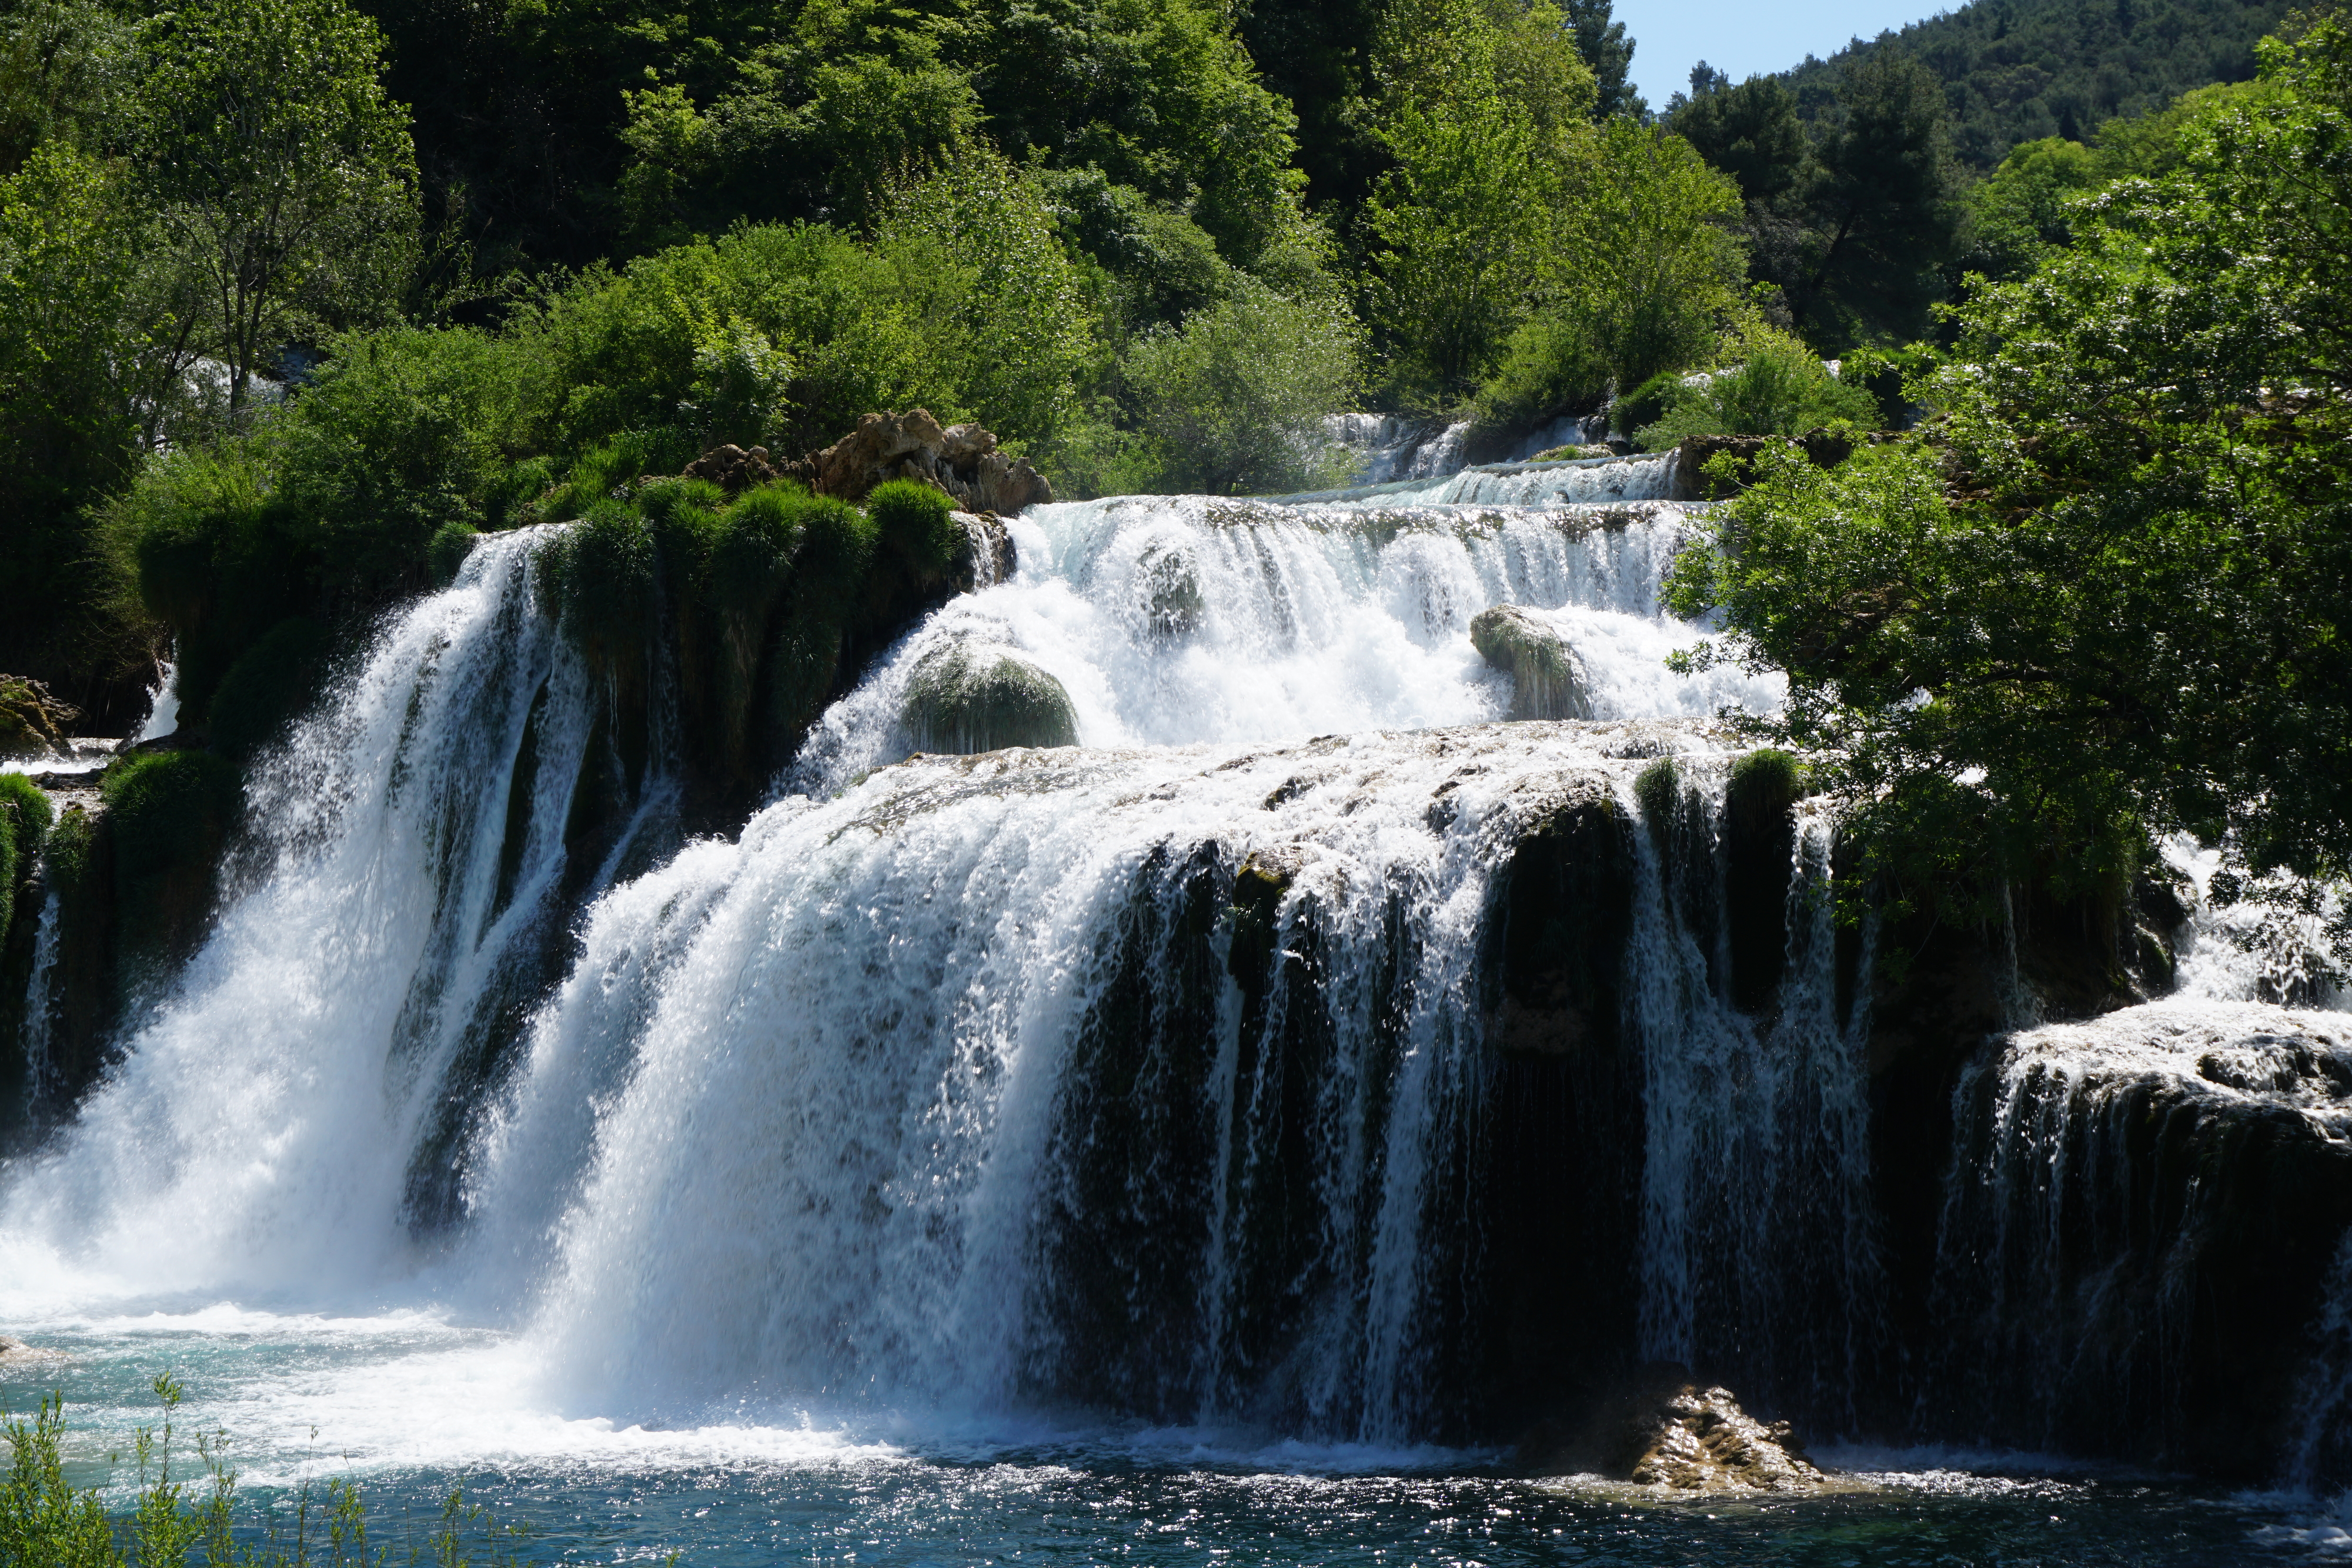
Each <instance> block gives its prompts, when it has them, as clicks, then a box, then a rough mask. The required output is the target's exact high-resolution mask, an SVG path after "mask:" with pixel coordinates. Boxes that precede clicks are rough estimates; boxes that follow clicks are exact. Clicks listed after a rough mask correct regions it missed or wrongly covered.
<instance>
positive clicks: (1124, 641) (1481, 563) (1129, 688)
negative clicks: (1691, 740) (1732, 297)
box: [792, 460, 1784, 796]
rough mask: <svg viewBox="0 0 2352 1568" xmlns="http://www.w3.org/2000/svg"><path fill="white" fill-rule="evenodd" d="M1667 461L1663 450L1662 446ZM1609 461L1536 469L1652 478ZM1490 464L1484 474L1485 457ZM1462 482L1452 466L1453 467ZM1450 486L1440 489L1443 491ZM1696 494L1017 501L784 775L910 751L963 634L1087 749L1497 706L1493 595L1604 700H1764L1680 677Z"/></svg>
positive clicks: (1745, 686) (816, 776) (1499, 687)
mask: <svg viewBox="0 0 2352 1568" xmlns="http://www.w3.org/2000/svg"><path fill="white" fill-rule="evenodd" d="M1660 462H1661V463H1663V460H1660ZM1621 466H1622V467H1625V468H1627V469H1629V470H1636V469H1638V470H1642V472H1639V473H1634V474H1632V475H1631V476H1618V477H1617V478H1615V479H1613V480H1601V479H1593V478H1591V477H1589V476H1591V475H1593V474H1594V473H1596V472H1597V470H1594V469H1571V470H1565V471H1563V470H1558V469H1554V470H1550V471H1549V476H1550V477H1549V478H1548V480H1547V482H1548V483H1549V484H1551V485H1552V486H1554V487H1555V488H1558V487H1559V486H1560V485H1562V484H1564V483H1566V482H1567V481H1565V480H1561V479H1559V477H1558V476H1559V475H1560V474H1561V473H1563V472H1564V473H1566V474H1568V475H1570V476H1577V478H1576V482H1577V483H1578V484H1580V485H1581V486H1584V487H1585V488H1586V489H1591V490H1595V491H1604V490H1607V489H1608V488H1609V487H1610V486H1612V485H1615V486H1620V487H1622V488H1626V489H1631V490H1636V491H1640V490H1645V489H1655V488H1657V487H1658V485H1659V481H1658V475H1657V474H1656V473H1653V472H1650V471H1649V470H1650V469H1651V468H1654V467H1656V466H1657V465H1646V466H1645V465H1643V464H1628V465H1621ZM1481 477H1482V478H1484V479H1492V478H1494V477H1495V476H1481ZM1454 483H1455V482H1454V481H1453V480H1448V481H1446V482H1445V484H1446V485H1448V486H1451V485H1454ZM1443 487H1444V486H1440V488H1443ZM1693 510H1694V508H1691V507H1684V506H1680V505H1676V504H1674V503H1670V502H1660V501H1654V500H1653V501H1646V502H1642V503H1639V504H1633V505H1627V506H1622V507H1606V508H1601V507H1582V506H1549V507H1536V506H1503V505H1493V506H1482V507H1469V506H1456V505H1440V504H1436V503H1434V502H1416V500H1415V499H1414V498H1413V497H1381V500H1380V501H1379V503H1377V504H1320V505H1306V506H1287V507H1284V506H1269V505H1265V504H1264V503H1255V502H1224V501H1216V500H1212V499H1208V498H1205V497H1175V498H1167V497H1135V498H1121V499H1116V500H1109V501H1090V502H1079V503H1072V504H1067V505H1063V506H1056V507H1041V508H1039V509H1038V510H1036V511H1035V512H1033V513H1031V514H1030V515H1029V516H1028V517H1024V518H1022V519H1019V520H1016V521H1015V522H1014V523H1013V536H1014V542H1015V548H1016V558H1017V566H1016V570H1015V572H1014V574H1013V579H1012V580H1011V581H1009V582H1005V583H1002V584H999V585H997V586H995V587H992V588H990V589H987V590H984V591H982V592H979V593H976V594H971V595H967V596H965V597H963V598H961V599H959V600H957V601H955V602H954V603H952V604H950V606H948V607H947V608H946V609H945V610H943V611H941V612H939V613H938V614H936V615H934V616H932V617H931V618H930V620H929V622H926V623H925V625H924V626H923V627H922V628H920V629H919V631H918V632H916V633H915V634H914V635H913V636H911V637H909V638H908V639H907V640H906V641H905V642H904V643H902V644H901V646H900V647H899V648H898V649H897V650H896V651H895V652H894V653H893V654H892V656H891V657H890V658H889V659H888V660H887V661H886V662H885V663H884V664H882V666H881V667H880V668H879V669H877V671H876V672H875V673H874V674H872V675H871V676H870V677H869V678H868V679H867V680H866V683H865V684H864V685H862V686H861V687H860V689H859V690H858V691H857V692H856V694H855V695H852V696H850V697H849V698H847V699H846V700H845V701H844V702H842V703H841V704H839V705H837V706H835V708H834V709H833V710H832V711H831V712H829V713H828V714H827V715H826V716H825V717H824V721H823V722H822V723H821V725H820V726H819V727H818V729H817V732H816V733H815V735H814V737H812V739H811V741H810V743H809V745H808V746H807V747H806V748H805V750H804V751H803V756H802V758H801V761H800V763H799V765H798V767H797V768H796V769H795V771H794V774H793V779H792V787H793V789H797V790H801V791H803V792H806V793H809V794H813V795H818V796H823V795H825V794H829V793H831V792H833V791H834V790H836V789H840V788H842V787H843V786H844V785H845V784H846V783H848V782H849V781H850V780H852V779H856V778H858V777H860V776H861V775H863V774H864V773H866V771H868V770H870V769H872V768H877V767H880V766H882V765H884V764H886V763H888V762H893V761H896V760H898V758H902V757H905V756H907V755H908V753H909V752H910V751H911V750H912V749H913V740H912V737H910V736H909V735H908V732H907V730H906V727H905V726H904V724H903V723H902V722H901V716H902V713H903V710H904V707H905V698H906V689H907V684H908V680H909V678H910V677H911V676H912V674H913V673H914V671H915V669H916V667H917V665H919V664H920V663H921V662H922V661H923V659H924V658H925V657H926V656H927V655H929V653H931V652H933V651H934V650H935V649H937V648H939V647H940V646H942V645H943V644H945V643H950V642H953V641H958V640H970V641H973V642H979V643H987V644H990V645H994V646H1002V647H1006V648H1010V649H1013V650H1014V651H1017V652H1018V653H1021V654H1023V655H1024V656H1025V657H1026V658H1028V659H1029V660H1031V661H1033V662H1034V664H1037V665H1038V666H1039V667H1041V668H1043V669H1044V670H1045V671H1046V672H1047V673H1048V674H1052V675H1053V676H1055V678H1056V679H1057V680H1058V681H1060V682H1061V684H1062V686H1063V688H1064V689H1065V690H1066V692H1067V693H1068V694H1069V696H1070V699H1071V702H1072V704H1073V705H1074V706H1075V708H1076V715H1077V729H1078V738H1079V740H1080V742H1081V743H1082V744H1084V745H1087V746H1093V747H1129V746H1139V745H1141V746H1172V745H1183V744H1188V743H1192V742H1196V741H1253V742H1276V741H1286V740H1299V739H1305V738H1307V737H1312V736H1317V735H1329V734H1341V735H1347V734H1356V733H1360V732H1363V731H1367V730H1373V729H1412V728H1425V727H1431V726H1434V725H1445V724H1468V723H1477V722H1481V721H1484V720H1488V719H1494V718H1499V717H1501V716H1502V715H1503V714H1504V713H1505V712H1507V710H1508V708H1509V706H1510V685H1509V680H1508V677H1507V676H1505V675H1503V674H1500V673H1498V672H1496V671H1495V670H1493V669H1491V668H1489V667H1488V666H1487V665H1486V664H1485V662H1484V661H1483V660H1482V659H1481V658H1480V657H1479V655H1478V653H1477V651H1476V650H1475V649H1474V648H1473V647H1472V646H1471V644H1470V635H1469V626H1470V620H1471V618H1472V617H1473V616H1474V615H1475V614H1477V612H1480V611H1481V610H1484V609H1486V607H1487V606H1489V605H1492V604H1499V603H1514V604H1521V605H1527V606H1529V607H1531V608H1534V609H1537V610H1539V611H1541V612H1544V615H1545V617H1546V618H1547V619H1549V620H1550V621H1551V622H1553V623H1554V624H1556V625H1557V626H1558V627H1559V630H1560V632H1562V634H1563V635H1564V636H1565V637H1566V638H1567V640H1568V642H1569V643H1570V647H1571V648H1572V649H1573V650H1574V651H1575V654H1576V656H1577V658H1578V661H1579V663H1580V665H1581V673H1582V674H1583V675H1584V678H1585V679H1584V684H1585V687H1586V689H1587V690H1588V691H1589V692H1590V693H1591V696H1592V702H1593V712H1594V715H1595V716H1596V717H1601V718H1640V717H1664V716H1690V717H1704V716H1712V715H1713V714H1715V713H1717V711H1719V710H1720V709H1722V708H1725V707H1734V708H1740V709H1745V710H1747V711H1749V712H1767V711H1769V710H1770V709H1771V708H1772V707H1774V706H1778V704H1779V702H1780V697H1781V694H1782V691H1783V690H1784V686H1783V683H1782V682H1781V680H1780V677H1778V676H1777V675H1772V676H1751V675H1746V674H1740V673H1738V672H1737V671H1734V670H1729V669H1723V670H1717V671H1713V672H1710V673H1708V674H1706V675H1704V676H1699V677H1696V678H1693V677H1684V676H1678V675H1675V674H1672V673H1671V672H1670V671H1668V670H1667V668H1666V666H1665V657H1666V655H1667V654H1668V653H1671V652H1673V651H1674V650H1675V649H1676V648H1678V647H1685V646H1689V645H1691V644H1693V643H1696V642H1697V641H1699V640H1700V637H1701V635H1702V633H1701V632H1700V631H1699V629H1698V628H1696V627H1693V626H1690V625H1687V624H1685V623H1683V622H1677V621H1675V620H1674V619H1673V618H1671V617H1669V616H1667V615H1665V614H1664V612H1662V609H1661V607H1660V604H1659V601H1658V594H1659V585H1660V582H1661V580H1662V579H1663V578H1664V572H1665V570H1666V567H1667V565H1668V564H1669V563H1670V562H1671V561H1672V559H1673V558H1674V554H1675V550H1676V549H1678V548H1680V545H1681V543H1682V541H1683V539H1684V538H1685V534H1686V531H1687V530H1688V528H1689V527H1690V525H1691V517H1692V513H1693ZM1171 580H1188V581H1190V582H1192V584H1194V585H1195V586H1196V588H1197V593H1198V599H1199V601H1200V605H1201V608H1200V611H1199V612H1198V616H1197V623H1196V624H1194V625H1193V626H1192V628H1191V629H1190V630H1188V631H1184V632H1176V633H1172V634H1171V632H1168V631H1166V630H1164V629H1162V628H1161V627H1156V626H1155V623H1154V618H1153V612H1152V601H1153V596H1154V594H1155V593H1158V592H1162V591H1165V589H1166V588H1167V586H1168V585H1169V584H1170V583H1171Z"/></svg>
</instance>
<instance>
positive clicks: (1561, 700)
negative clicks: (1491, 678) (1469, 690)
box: [1470, 604, 1592, 718]
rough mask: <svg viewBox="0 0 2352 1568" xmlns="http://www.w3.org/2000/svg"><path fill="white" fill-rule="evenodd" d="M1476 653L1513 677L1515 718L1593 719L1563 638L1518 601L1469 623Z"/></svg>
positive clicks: (1502, 605) (1512, 713) (1512, 705)
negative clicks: (1519, 605)
mask: <svg viewBox="0 0 2352 1568" xmlns="http://www.w3.org/2000/svg"><path fill="white" fill-rule="evenodd" d="M1470 643H1471V645H1472V646H1473V647H1475V648H1476V649H1477V650H1478V653H1479V655H1480V657H1482V658H1484V659H1485V660H1486V663H1488V664H1492V665H1493V666H1494V667H1495V668H1496V669H1498V670H1500V671H1502V672H1503V673H1504V674H1507V675H1509V676H1510V677H1511V716H1512V717H1513V718H1591V716H1592V705H1591V701H1590V699H1588V698H1587V697H1586V696H1585V695H1584V683H1583V682H1582V681H1580V680H1579V679H1578V678H1577V674H1576V658H1575V655H1574V654H1572V653H1570V651H1569V646H1568V643H1567V640H1566V639H1564V638H1562V637H1561V636H1560V634H1559V632H1555V631H1553V630H1552V629H1551V628H1550V627H1549V626H1548V625H1546V624H1544V622H1542V621H1540V620H1538V618H1537V617H1536V616H1534V615H1532V614H1530V613H1528V612H1527V611H1525V610H1522V609H1520V608H1519V607H1518V606H1517V605H1516V604H1497V605H1496V606H1495V607H1494V608H1493V609H1491V610H1482V611H1480V612H1478V613H1477V615H1475V617H1473V618H1472V620H1471V622H1470Z"/></svg>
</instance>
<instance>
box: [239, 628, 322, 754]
mask: <svg viewBox="0 0 2352 1568" xmlns="http://www.w3.org/2000/svg"><path fill="white" fill-rule="evenodd" d="M333 651H334V636H333V634H332V633H331V632H329V631H328V630H327V628H326V627H324V626H322V625H320V623H319V622H316V621H311V620H308V619H305V618H302V617H299V616H297V617H295V618H293V619H291V620H288V621H281V622H278V624H277V625H276V626H273V627H271V628H270V629H269V631H268V632H266V633H264V634H263V636H262V637H261V639H260V640H259V641H258V642H257V643H254V644H253V646H252V647H250V648H247V650H246V651H245V652H244V653H241V654H239V655H238V656H237V661H236V664H231V665H230V666H229V667H228V673H227V674H225V675H223V676H222V677H221V682H220V685H219V686H218V687H216V688H215V690H214V692H213V700H212V709H211V712H212V731H211V736H212V743H213V746H214V747H215V749H217V750H218V751H219V752H220V753H221V754H222V755H223V756H225V757H228V758H236V759H239V760H242V759H243V758H248V757H251V756H252V755H253V754H254V753H256V752H257V751H259V750H260V749H261V748H262V747H265V746H268V745H269V744H270V743H271V742H272V741H274V740H276V739H278V737H280V736H281V735H283V734H284V733H285V731H286V730H287V728H288V727H289V726H291V725H292V724H293V722H294V720H295V718H296V717H297V716H299V715H300V714H301V712H302V710H303V709H305V708H307V707H309V706H310V703H311V701H312V699H313V698H315V697H316V696H317V695H318V694H319V688H320V685H322V684H324V682H325V680H326V676H327V669H328V664H329V659H330V656H331V654H332V653H333Z"/></svg>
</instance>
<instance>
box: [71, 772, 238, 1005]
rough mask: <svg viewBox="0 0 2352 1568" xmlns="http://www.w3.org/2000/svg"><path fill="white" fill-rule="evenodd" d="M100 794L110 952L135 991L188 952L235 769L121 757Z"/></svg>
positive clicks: (207, 902)
mask: <svg viewBox="0 0 2352 1568" xmlns="http://www.w3.org/2000/svg"><path fill="white" fill-rule="evenodd" d="M100 793H101V794H102V795H103V797H104V799H105V800H106V831H107V838H108V841H109V843H110V846H111V848H112V858H113V862H114V887H113V893H114V917H115V933H116V943H117V947H118V951H119V952H120V953H121V956H122V959H123V961H124V967H125V971H126V974H125V977H126V979H127V980H129V982H130V983H131V984H132V985H134V986H135V985H139V984H142V983H144V981H145V980H146V979H147V978H148V977H151V976H152V975H153V974H155V973H158V972H160V967H161V966H162V965H163V964H165V963H168V962H169V961H171V960H173V959H175V958H178V957H180V956H183V955H184V952H185V951H186V949H187V948H189V947H190V946H193V944H194V940H195V937H196V936H197V935H198V933H199V931H200V930H201V928H202V924H203V921H204V918H205V915H207V914H208V913H209V911H210V909H211V907H212V901H213V889H214V883H215V874H216V868H217V867H218V865H219V863H220V856H221V849H222V846H223V845H224V844H225V843H226V841H227V837H228V832H229V829H230V826H231V825H232V824H233V823H234V821H236V814H237V810H238V807H239V804H240V802H241V800H242V792H241V789H240V787H239V784H238V779H237V769H236V765H235V764H234V763H232V762H230V761H228V760H227V759H226V758H222V757H217V756H214V755H212V754H211V753H208V752H202V751H165V752H144V753H138V754H134V755H132V756H130V757H125V758H121V760H119V761H117V762H114V763H112V764H110V766H109V767H108V768H107V770H106V776H105V779H104V781H103V782H102V783H101V784H100Z"/></svg>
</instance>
